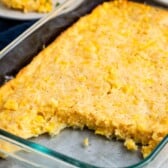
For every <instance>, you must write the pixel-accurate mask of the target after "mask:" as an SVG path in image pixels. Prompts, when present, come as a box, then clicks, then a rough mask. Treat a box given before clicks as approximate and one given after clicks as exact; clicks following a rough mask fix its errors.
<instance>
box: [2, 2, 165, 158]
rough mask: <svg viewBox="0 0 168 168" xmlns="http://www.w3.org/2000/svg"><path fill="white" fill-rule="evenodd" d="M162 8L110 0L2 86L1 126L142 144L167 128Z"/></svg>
mask: <svg viewBox="0 0 168 168" xmlns="http://www.w3.org/2000/svg"><path fill="white" fill-rule="evenodd" d="M167 18H168V12H167V11H164V10H161V9H156V8H152V7H149V6H145V5H141V4H138V3H133V2H124V3H123V2H108V3H104V4H103V5H101V6H99V7H97V8H96V9H95V10H94V11H93V12H92V13H91V14H89V15H88V16H85V17H83V18H81V19H80V20H79V21H78V22H77V23H76V24H74V25H73V26H72V27H70V28H69V29H68V30H66V31H65V32H64V33H62V34H61V35H60V36H59V37H58V38H57V39H56V40H55V41H54V42H53V43H52V44H51V45H50V46H49V47H47V48H46V49H44V50H43V51H42V52H41V53H39V55H38V56H37V57H35V58H34V60H33V61H32V62H31V63H30V64H29V65H28V66H27V67H25V68H24V69H23V70H22V71H20V73H19V74H18V75H17V77H16V78H15V79H13V80H12V81H10V82H8V83H7V84H6V85H4V86H3V87H1V89H0V109H1V112H0V121H1V122H0V128H2V129H5V130H7V131H10V132H12V133H14V134H17V135H19V136H22V137H26V138H29V137H32V136H38V135H40V134H42V133H45V132H48V133H50V134H57V133H59V131H60V130H61V129H63V128H65V127H81V128H82V127H84V126H87V127H88V128H89V129H92V130H95V133H97V134H102V135H104V136H106V137H113V136H115V137H117V138H119V139H123V140H126V141H125V145H126V146H127V147H128V148H129V149H136V148H137V147H136V145H135V143H141V144H142V146H143V154H144V156H147V155H148V154H149V153H150V152H151V150H153V148H154V147H155V146H156V145H157V144H158V143H159V142H160V140H161V139H162V138H163V137H164V136H165V135H166V134H167V133H168V116H167V115H168V76H167V74H168V59H167V57H168V52H167V51H168V33H167V28H168V19H167Z"/></svg>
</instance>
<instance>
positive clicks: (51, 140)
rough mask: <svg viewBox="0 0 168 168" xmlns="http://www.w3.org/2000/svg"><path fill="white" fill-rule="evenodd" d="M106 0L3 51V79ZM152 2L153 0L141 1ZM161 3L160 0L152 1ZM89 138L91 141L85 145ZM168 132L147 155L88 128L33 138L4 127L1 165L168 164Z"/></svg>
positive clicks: (88, 3) (90, 1)
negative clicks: (22, 135) (20, 135)
mask: <svg viewBox="0 0 168 168" xmlns="http://www.w3.org/2000/svg"><path fill="white" fill-rule="evenodd" d="M104 1H105V0H84V1H83V2H82V4H80V6H78V7H77V8H75V9H73V10H72V11H70V12H68V13H64V14H62V15H59V16H57V17H54V18H52V19H50V20H48V21H47V22H45V23H43V24H42V25H41V26H39V28H38V29H36V30H35V31H33V32H32V33H31V34H30V35H29V36H28V37H26V38H25V39H23V40H22V41H21V42H20V43H18V44H17V45H15V46H14V47H13V48H11V49H10V50H9V51H8V52H6V53H5V54H4V53H3V52H1V54H0V83H1V85H3V83H5V82H6V81H7V80H9V79H11V78H12V77H13V76H15V74H16V73H17V72H18V71H19V70H20V69H21V68H22V67H24V66H25V65H26V64H28V63H29V62H30V61H31V59H32V58H33V56H35V55H36V54H37V53H38V52H39V51H40V50H42V49H43V47H44V46H47V45H48V44H49V43H50V42H51V41H53V40H54V39H55V38H56V37H57V36H58V35H59V34H60V33H61V32H62V31H64V30H65V29H66V28H67V27H69V26H70V25H72V24H73V23H74V22H75V21H77V20H78V19H79V18H80V17H81V16H83V15H85V14H87V13H89V12H90V11H91V10H92V9H93V8H95V7H96V6H97V5H99V4H101V3H103V2H104ZM138 2H140V3H144V2H145V3H150V4H152V3H151V2H150V1H140V0H138ZM152 5H157V4H152ZM86 139H88V143H89V145H88V146H87V147H86V146H85V145H84V140H86ZM167 142H168V136H166V137H165V138H164V139H163V140H162V141H161V142H160V144H159V145H158V146H157V147H156V148H155V149H154V150H153V152H152V153H151V154H150V155H149V156H148V157H147V158H145V159H143V158H142V156H141V154H140V151H135V152H132V151H128V150H127V149H125V147H123V142H120V141H116V140H115V139H111V140H109V139H106V138H104V137H102V136H100V135H95V134H94V133H93V132H92V131H89V130H87V129H84V130H82V131H81V130H78V129H73V130H72V129H65V130H64V131H62V132H61V133H60V134H59V135H57V136H54V137H49V136H48V135H42V136H40V137H38V138H32V139H29V140H25V139H22V138H20V137H17V136H15V135H12V134H10V133H8V132H6V131H4V130H0V144H1V145H3V146H8V147H9V148H11V149H13V150H8V148H3V149H1V147H0V153H1V155H2V156H3V157H4V158H5V159H0V168H30V167H40V168H64V167H65V168H70V167H81V168H100V167H105V168H126V167H130V168H134V167H136V168H138V167H144V166H145V167H148V168H159V167H160V168H167V167H168V145H166V144H167Z"/></svg>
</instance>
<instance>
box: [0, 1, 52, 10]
mask: <svg viewBox="0 0 168 168" xmlns="http://www.w3.org/2000/svg"><path fill="white" fill-rule="evenodd" d="M0 1H1V2H2V3H3V4H5V5H6V6H7V7H9V8H13V9H19V10H21V11H24V12H30V11H35V12H41V13H46V12H50V11H51V10H52V0H0Z"/></svg>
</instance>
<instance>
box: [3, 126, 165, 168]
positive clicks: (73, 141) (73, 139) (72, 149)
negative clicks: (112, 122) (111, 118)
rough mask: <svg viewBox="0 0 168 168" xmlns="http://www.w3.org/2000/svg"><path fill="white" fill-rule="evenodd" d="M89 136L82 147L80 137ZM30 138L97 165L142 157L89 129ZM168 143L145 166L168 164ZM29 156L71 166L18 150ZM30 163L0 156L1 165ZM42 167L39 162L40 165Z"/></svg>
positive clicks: (131, 161) (13, 166)
mask: <svg viewBox="0 0 168 168" xmlns="http://www.w3.org/2000/svg"><path fill="white" fill-rule="evenodd" d="M85 138H88V139H89V146H87V147H84V145H83V140H84V139H85ZM31 141H33V142H37V143H39V144H42V145H43V146H46V147H48V148H50V149H52V150H54V151H57V152H60V153H62V154H65V155H66V156H70V157H72V158H75V159H77V160H81V161H83V162H86V163H89V164H92V165H94V166H99V167H107V168H108V167H109V168H116V167H126V166H131V165H133V164H135V163H138V162H140V161H141V160H142V157H141V154H140V152H139V151H137V152H130V151H128V150H127V149H125V147H124V146H123V142H119V141H116V140H108V139H106V138H104V137H102V136H98V135H95V134H94V133H93V132H92V131H89V130H83V131H80V130H72V129H66V130H64V131H62V132H61V133H60V134H59V135H57V136H55V137H52V138H51V137H50V136H48V135H43V136H40V137H38V138H35V139H32V140H31ZM167 151H168V145H167V146H166V147H165V148H164V149H163V150H162V152H161V153H160V154H159V155H158V156H157V158H156V159H155V160H154V161H152V162H151V163H150V164H149V165H148V166H146V167H147V168H167V167H168V152H167ZM18 155H21V156H23V157H25V158H27V159H28V158H29V159H30V160H34V161H36V162H37V163H40V164H41V165H45V164H46V163H47V162H48V163H47V164H46V166H44V167H49V168H55V167H57V168H62V167H63V168H64V167H65V168H70V167H71V166H68V165H66V164H64V163H62V162H60V161H59V160H55V161H52V160H49V159H46V158H44V157H43V156H40V157H39V156H36V154H33V153H31V152H18ZM30 167H32V166H30V165H27V164H24V163H22V162H19V161H16V160H14V159H12V158H7V160H0V168H30ZM40 167H41V166H40Z"/></svg>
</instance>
